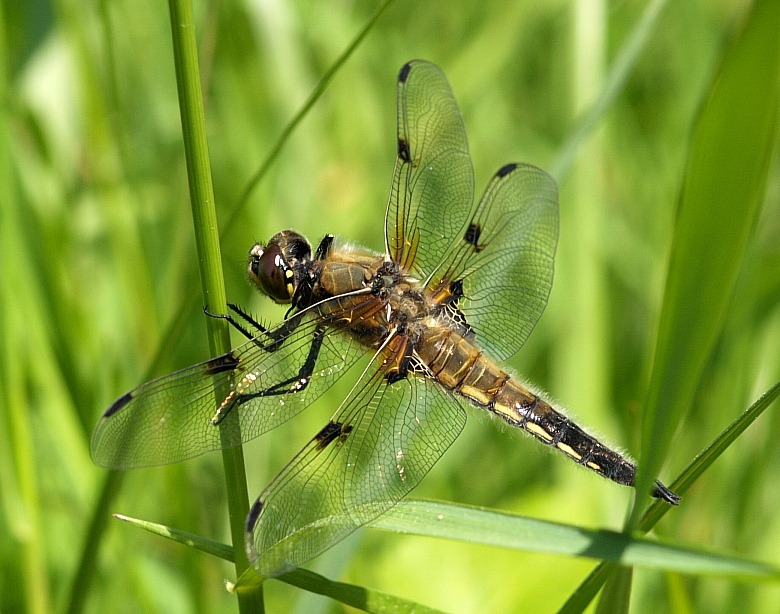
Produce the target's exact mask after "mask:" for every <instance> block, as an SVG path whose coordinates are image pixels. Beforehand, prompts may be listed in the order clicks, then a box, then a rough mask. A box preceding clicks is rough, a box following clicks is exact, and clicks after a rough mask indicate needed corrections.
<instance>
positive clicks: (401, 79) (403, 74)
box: [398, 60, 415, 83]
mask: <svg viewBox="0 0 780 614" xmlns="http://www.w3.org/2000/svg"><path fill="white" fill-rule="evenodd" d="M414 62H415V60H412V61H411V62H407V63H406V64H404V65H403V66H401V70H399V71H398V83H406V79H407V78H408V77H409V73H410V72H411V71H412V66H414Z"/></svg>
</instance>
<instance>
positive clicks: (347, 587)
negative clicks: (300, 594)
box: [229, 569, 440, 614]
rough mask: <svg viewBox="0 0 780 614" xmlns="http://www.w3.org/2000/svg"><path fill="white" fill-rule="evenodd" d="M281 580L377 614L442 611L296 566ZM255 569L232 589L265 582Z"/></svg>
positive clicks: (432, 612)
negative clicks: (334, 580)
mask: <svg viewBox="0 0 780 614" xmlns="http://www.w3.org/2000/svg"><path fill="white" fill-rule="evenodd" d="M276 579H277V580H281V581H282V582H284V583H285V584H289V585H290V586H295V587H297V588H300V589H303V590H305V591H307V592H309V593H314V594H316V595H323V596H325V597H330V598H331V599H333V600H334V601H338V602H339V603H343V604H344V605H348V606H351V607H353V608H358V609H360V610H363V611H364V612H376V613H377V614H396V613H398V612H413V613H414V614H418V613H419V614H434V613H436V612H439V611H440V610H435V609H433V608H429V607H428V606H425V605H422V604H420V603H417V602H414V601H410V600H409V599H403V598H402V597H396V596H395V595H389V594H388V593H383V592H381V591H375V590H372V589H368V588H364V587H362V586H356V585H354V584H347V583H345V582H333V581H332V580H328V579H327V578H326V577H324V576H321V575H319V574H316V573H314V572H312V571H308V570H306V569H296V570H294V571H290V572H288V573H286V574H282V575H281V576H279V577H278V578H276ZM263 581H264V580H263V579H262V578H261V577H260V576H258V575H257V574H256V573H255V572H254V570H253V569H248V570H247V571H246V572H245V573H244V574H243V575H242V576H241V577H240V578H239V580H238V582H236V583H235V584H234V585H232V586H231V587H229V588H230V590H231V591H235V592H241V591H244V590H248V589H249V588H251V587H252V586H253V585H254V584H256V583H258V582H263Z"/></svg>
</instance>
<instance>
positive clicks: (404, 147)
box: [398, 139, 412, 164]
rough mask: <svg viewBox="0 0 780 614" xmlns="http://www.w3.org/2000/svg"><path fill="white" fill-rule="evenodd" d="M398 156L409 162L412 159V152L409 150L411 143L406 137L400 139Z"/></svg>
mask: <svg viewBox="0 0 780 614" xmlns="http://www.w3.org/2000/svg"><path fill="white" fill-rule="evenodd" d="M398 158H399V159H400V160H401V161H402V162H406V163H407V164H408V163H410V162H411V161H412V153H411V152H410V151H409V143H407V142H406V139H398Z"/></svg>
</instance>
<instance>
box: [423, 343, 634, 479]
mask: <svg viewBox="0 0 780 614" xmlns="http://www.w3.org/2000/svg"><path fill="white" fill-rule="evenodd" d="M417 352H418V355H419V356H420V358H421V359H422V360H423V361H424V362H425V363H426V364H427V366H428V368H429V369H430V370H431V371H432V372H433V374H434V375H435V376H436V378H437V380H438V381H439V383H440V384H442V385H443V386H445V387H446V388H449V389H450V390H453V391H454V392H457V393H458V394H460V395H462V396H464V397H466V398H467V399H469V401H471V402H472V403H474V404H475V405H478V406H479V407H482V408H484V409H487V410H489V411H491V412H493V413H495V414H497V415H498V416H500V417H501V418H502V419H503V420H505V421H506V422H508V423H509V424H511V425H512V426H515V427H518V428H521V429H523V430H524V431H526V432H528V433H530V434H531V435H533V436H534V437H536V438H537V439H538V440H539V441H541V442H542V443H544V444H547V445H549V446H553V447H555V448H557V449H558V450H560V451H561V452H563V453H564V454H566V455H567V456H568V457H569V458H571V459H572V460H574V461H575V462H577V463H578V464H580V465H582V466H583V467H587V468H588V469H590V470H592V471H595V472H596V473H598V474H599V475H602V476H603V477H606V478H608V479H610V480H612V481H614V482H617V483H618V484H623V485H625V486H633V485H634V480H635V477H636V467H635V466H634V464H633V463H631V462H629V461H628V460H626V459H625V458H623V456H621V455H620V454H619V453H617V452H615V451H614V450H611V449H610V448H608V447H607V446H605V445H604V444H602V443H601V442H600V441H599V440H598V439H596V438H595V437H593V436H592V435H589V434H588V433H586V432H585V431H584V430H583V429H582V428H580V427H579V426H578V425H577V424H575V423H574V422H572V421H571V420H569V418H567V417H566V416H564V415H563V414H562V413H560V412H558V411H556V410H555V409H553V408H552V406H550V404H549V403H547V402H546V401H544V400H543V399H542V398H540V397H539V396H537V395H535V394H534V393H533V392H531V391H530V390H529V389H528V388H526V387H525V386H523V385H522V384H521V383H520V382H518V381H517V380H515V379H514V378H512V377H511V376H510V375H509V374H508V373H507V372H505V371H503V370H502V369H501V368H500V367H499V366H498V365H497V364H496V363H495V362H494V361H492V360H491V359H490V358H489V357H487V356H486V355H485V354H483V353H482V351H480V350H479V349H478V348H477V347H475V346H474V345H473V344H472V343H470V342H469V341H468V340H466V339H464V338H463V337H461V336H460V335H458V334H457V333H455V332H454V331H452V330H440V331H436V333H434V334H430V335H428V336H427V339H426V341H425V342H423V343H422V344H420V346H419V347H418V349H417Z"/></svg>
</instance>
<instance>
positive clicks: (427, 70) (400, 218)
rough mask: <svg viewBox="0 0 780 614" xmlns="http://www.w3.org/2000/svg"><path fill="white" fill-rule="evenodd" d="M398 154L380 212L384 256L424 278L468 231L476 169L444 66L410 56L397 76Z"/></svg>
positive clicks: (405, 269)
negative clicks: (464, 232)
mask: <svg viewBox="0 0 780 614" xmlns="http://www.w3.org/2000/svg"><path fill="white" fill-rule="evenodd" d="M397 91H398V157H397V159H396V164H395V172H394V174H393V184H392V187H391V190H390V199H389V201H388V205H387V211H386V214H385V243H386V248H387V253H388V255H389V256H390V257H391V258H392V259H393V260H394V261H395V262H396V263H398V264H399V265H400V266H401V267H402V268H403V270H404V271H407V272H409V273H411V274H412V275H414V276H416V277H418V278H419V279H427V278H428V277H429V276H430V275H431V274H432V272H433V270H434V269H435V267H436V265H437V264H438V263H439V262H440V261H441V259H442V256H443V255H444V253H445V252H446V251H447V249H448V248H449V247H450V245H451V244H452V243H453V242H454V241H455V240H456V239H457V238H458V237H460V236H462V234H463V231H464V230H465V224H466V222H467V221H468V219H469V213H470V211H471V209H472V207H473V202H474V171H473V169H472V166H471V158H470V157H469V151H468V141H467V139H466V129H465V127H464V125H463V119H462V117H461V115H460V110H459V109H458V104H457V102H456V101H455V97H454V96H453V95H452V91H451V89H450V86H449V83H448V82H447V78H446V77H445V76H444V73H442V72H441V70H440V69H439V68H438V67H437V66H435V65H434V64H431V63H429V62H424V61H421V60H415V61H413V62H409V63H408V64H406V65H404V67H403V68H402V69H401V72H400V74H399V76H398V90H397Z"/></svg>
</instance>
